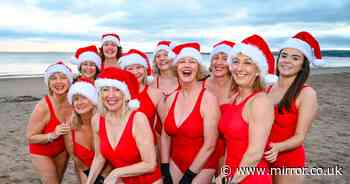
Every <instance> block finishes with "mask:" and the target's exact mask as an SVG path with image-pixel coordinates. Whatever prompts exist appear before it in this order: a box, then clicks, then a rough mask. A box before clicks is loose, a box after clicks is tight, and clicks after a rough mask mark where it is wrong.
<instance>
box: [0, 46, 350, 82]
mask: <svg viewBox="0 0 350 184" xmlns="http://www.w3.org/2000/svg"><path fill="white" fill-rule="evenodd" d="M73 54H74V53H70V52H0V78H26V77H40V76H43V73H44V71H45V69H46V68H47V67H48V66H49V65H51V64H53V63H55V62H57V61H64V62H65V63H66V64H67V65H68V66H70V67H71V68H72V70H73V72H75V73H77V67H76V66H74V65H72V64H71V63H70V62H69V61H70V58H71V57H72V56H73ZM274 54H275V55H276V54H277V53H274ZM147 55H148V56H149V58H151V57H152V53H147ZM322 55H323V58H324V60H326V61H327V63H326V64H325V65H324V66H323V67H327V68H341V67H350V50H327V51H322ZM202 57H203V61H204V63H205V65H206V66H207V67H208V66H209V53H202Z"/></svg>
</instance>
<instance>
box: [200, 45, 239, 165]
mask: <svg viewBox="0 0 350 184" xmlns="http://www.w3.org/2000/svg"><path fill="white" fill-rule="evenodd" d="M234 44H235V43H234V42H231V41H227V40H224V41H221V42H219V43H217V44H215V45H214V46H213V50H212V51H211V53H210V57H209V58H210V66H209V71H210V73H211V75H210V77H209V78H207V79H206V80H204V81H203V83H204V84H203V85H204V86H205V87H206V88H207V89H208V90H209V91H210V92H212V93H213V94H214V95H215V96H216V99H217V100H218V102H219V105H220V110H221V113H222V112H223V111H224V109H225V107H226V104H227V103H229V101H230V100H231V99H230V98H231V97H232V86H233V81H232V79H231V78H232V76H231V72H230V70H229V64H228V63H229V61H228V57H229V56H230V54H231V50H232V47H233V46H234ZM217 150H218V154H219V155H220V163H219V165H223V162H224V161H223V159H224V158H223V157H224V153H225V145H224V141H223V137H221V136H219V140H218V142H217Z"/></svg>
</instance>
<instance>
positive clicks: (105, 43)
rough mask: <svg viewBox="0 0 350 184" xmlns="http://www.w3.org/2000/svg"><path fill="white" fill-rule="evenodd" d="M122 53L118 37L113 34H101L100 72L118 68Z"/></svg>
mask: <svg viewBox="0 0 350 184" xmlns="http://www.w3.org/2000/svg"><path fill="white" fill-rule="evenodd" d="M122 53H123V52H122V46H121V45H120V38H119V36H118V35H117V34H115V33H107V34H103V35H102V38H101V48H100V55H101V59H102V64H101V71H102V70H103V69H104V68H107V67H110V66H114V67H118V60H119V58H120V57H121V56H122Z"/></svg>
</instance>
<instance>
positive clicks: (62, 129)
mask: <svg viewBox="0 0 350 184" xmlns="http://www.w3.org/2000/svg"><path fill="white" fill-rule="evenodd" d="M70 130H71V129H70V125H69V124H68V123H61V124H60V125H57V126H56V129H55V131H54V134H55V135H56V136H57V137H59V136H60V135H66V134H68V133H69V131H70Z"/></svg>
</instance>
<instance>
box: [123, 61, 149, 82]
mask: <svg viewBox="0 0 350 184" xmlns="http://www.w3.org/2000/svg"><path fill="white" fill-rule="evenodd" d="M125 70H126V71H128V72H130V73H132V74H134V75H135V77H136V78H137V81H138V82H139V83H142V81H144V79H145V77H146V75H147V71H146V68H145V67H144V66H143V65H140V64H132V65H129V66H127V67H126V68H125Z"/></svg>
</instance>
